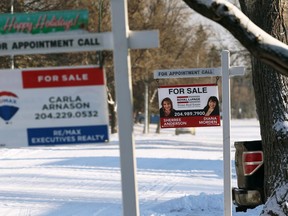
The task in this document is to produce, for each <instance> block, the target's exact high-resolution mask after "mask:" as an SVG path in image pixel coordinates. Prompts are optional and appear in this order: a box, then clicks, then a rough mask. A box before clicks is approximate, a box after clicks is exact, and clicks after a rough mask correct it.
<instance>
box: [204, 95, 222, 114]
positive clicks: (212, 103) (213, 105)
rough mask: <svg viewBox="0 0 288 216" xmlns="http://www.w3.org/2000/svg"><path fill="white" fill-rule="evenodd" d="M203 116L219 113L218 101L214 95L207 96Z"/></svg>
mask: <svg viewBox="0 0 288 216" xmlns="http://www.w3.org/2000/svg"><path fill="white" fill-rule="evenodd" d="M204 112H205V116H215V115H219V113H220V112H219V101H218V98H217V97H216V96H211V97H209V99H208V101H207V105H206V106H205V107H204Z"/></svg>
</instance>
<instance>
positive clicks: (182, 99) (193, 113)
mask: <svg viewBox="0 0 288 216" xmlns="http://www.w3.org/2000/svg"><path fill="white" fill-rule="evenodd" d="M158 98H159V112H160V125H161V128H179V127H209V126H220V111H219V99H218V86H217V85H216V84H204V85H182V86H161V87H159V88H158Z"/></svg>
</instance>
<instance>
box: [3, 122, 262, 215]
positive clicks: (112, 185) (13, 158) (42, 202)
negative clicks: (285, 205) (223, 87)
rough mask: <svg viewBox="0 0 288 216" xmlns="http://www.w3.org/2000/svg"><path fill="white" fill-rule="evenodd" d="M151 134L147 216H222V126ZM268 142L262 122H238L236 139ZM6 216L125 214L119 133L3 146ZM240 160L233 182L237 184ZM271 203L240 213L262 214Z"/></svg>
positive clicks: (144, 175)
mask: <svg viewBox="0 0 288 216" xmlns="http://www.w3.org/2000/svg"><path fill="white" fill-rule="evenodd" d="M155 131H156V126H155V125H150V128H149V134H143V125H142V124H136V125H135V128H134V138H135V146H136V150H135V157H136V159H137V176H136V177H137V185H138V198H139V206H140V215H141V216H188V215H189V216H220V215H223V214H224V204H223V198H224V197H223V145H222V143H223V142H222V127H207V128H196V134H195V135H191V134H180V135H175V129H165V130H164V129H163V130H161V131H160V134H157V133H155ZM257 139H260V129H259V123H258V121H257V120H256V119H248V120H232V121H231V150H232V152H231V158H232V159H233V160H234V152H235V149H234V146H233V144H234V141H244V140H257ZM0 151H1V154H0V155H1V156H0V169H1V173H0V176H1V178H0V213H1V215H5V216H28V215H31V216H71V215H73V216H84V215H85V216H100V215H101V216H106V215H107V216H118V215H122V201H121V200H122V198H121V180H120V179H121V176H120V167H119V142H118V135H117V134H112V135H111V140H110V142H109V143H107V144H96V145H71V146H50V147H33V148H18V149H6V148H2V149H0ZM236 184H237V183H236V174H235V167H234V161H232V185H233V186H236ZM262 207H263V206H259V207H257V208H256V209H252V210H248V211H247V212H246V213H242V212H238V213H236V212H235V206H232V209H233V216H241V215H245V216H252V215H253V216H255V215H259V214H260V211H261V210H262Z"/></svg>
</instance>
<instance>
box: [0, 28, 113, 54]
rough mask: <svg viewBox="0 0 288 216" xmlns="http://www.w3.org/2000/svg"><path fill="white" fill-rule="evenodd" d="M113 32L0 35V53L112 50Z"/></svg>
mask: <svg viewBox="0 0 288 216" xmlns="http://www.w3.org/2000/svg"><path fill="white" fill-rule="evenodd" d="M112 47H113V42H112V34H111V33H110V32H104V33H85V34H84V33H81V34H79V33H78V34H75V33H74V34H71V33H66V34H63V33H55V34H46V35H45V34H38V35H34V36H31V35H30V36H27V35H22V36H21V37H19V35H18V36H17V35H15V36H8V35H7V36H1V37H0V55H1V56H4V55H20V54H40V53H45V54H47V53H63V52H81V51H96V50H104V49H109V50H111V49H112Z"/></svg>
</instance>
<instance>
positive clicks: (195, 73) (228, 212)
mask: <svg viewBox="0 0 288 216" xmlns="http://www.w3.org/2000/svg"><path fill="white" fill-rule="evenodd" d="M244 72H245V71H244V67H230V58H229V51H227V50H224V51H222V53H221V68H190V69H171V70H170V69H169V70H156V71H154V79H169V78H188V77H190V78H193V77H207V76H222V104H223V106H222V113H223V164H224V166H223V170H224V182H223V184H224V216H232V191H231V189H232V186H231V146H230V145H231V144H230V118H231V110H230V76H243V75H244Z"/></svg>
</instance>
